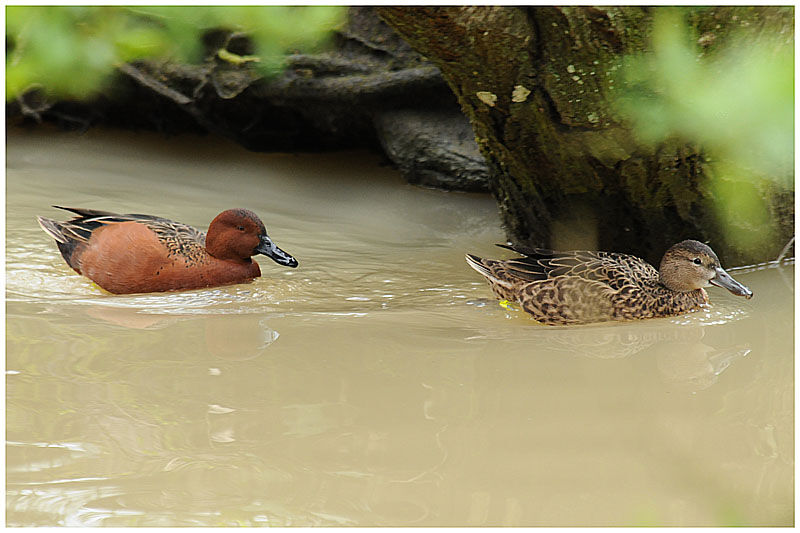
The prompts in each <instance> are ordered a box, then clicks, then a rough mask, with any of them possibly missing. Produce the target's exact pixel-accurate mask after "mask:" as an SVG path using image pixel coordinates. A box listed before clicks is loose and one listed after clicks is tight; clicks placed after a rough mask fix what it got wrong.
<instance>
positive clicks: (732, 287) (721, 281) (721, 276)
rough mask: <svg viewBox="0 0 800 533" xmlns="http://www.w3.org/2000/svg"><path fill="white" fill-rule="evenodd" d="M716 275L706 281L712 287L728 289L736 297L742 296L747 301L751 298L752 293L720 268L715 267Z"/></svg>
mask: <svg viewBox="0 0 800 533" xmlns="http://www.w3.org/2000/svg"><path fill="white" fill-rule="evenodd" d="M715 270H716V272H717V275H716V276H714V277H713V278H711V279H710V280H708V282H709V283H711V284H712V285H716V286H717V287H722V288H723V289H728V290H729V291H730V292H732V293H733V294H735V295H736V296H744V297H745V298H747V299H748V300H749V299H750V298H752V297H753V291H751V290H750V289H748V288H747V287H745V286H744V285H742V284H741V283H739V282H738V281H736V280H735V279H733V278H732V277H731V275H730V274H728V273H727V272H725V271H724V270H723V269H722V268H721V267H716V269H715Z"/></svg>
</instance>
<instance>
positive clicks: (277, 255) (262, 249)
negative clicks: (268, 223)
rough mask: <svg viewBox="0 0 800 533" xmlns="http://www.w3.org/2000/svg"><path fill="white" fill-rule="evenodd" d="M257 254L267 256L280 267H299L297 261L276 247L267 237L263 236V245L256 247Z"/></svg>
mask: <svg viewBox="0 0 800 533" xmlns="http://www.w3.org/2000/svg"><path fill="white" fill-rule="evenodd" d="M256 252H257V253H260V254H264V255H266V256H267V257H269V258H270V259H272V260H273V261H275V262H276V263H278V264H279V265H284V266H288V267H292V268H294V267H296V266H297V259H295V258H294V257H292V256H291V255H289V254H287V253H286V252H284V251H283V250H281V249H280V248H278V247H277V246H275V243H274V242H272V241H271V240H270V238H269V237H267V236H266V235H262V236H261V244H259V245H258V246H257V247H256Z"/></svg>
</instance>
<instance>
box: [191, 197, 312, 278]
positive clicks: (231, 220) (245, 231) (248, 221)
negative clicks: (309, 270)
mask: <svg viewBox="0 0 800 533" xmlns="http://www.w3.org/2000/svg"><path fill="white" fill-rule="evenodd" d="M206 250H207V251H208V253H209V254H211V255H212V256H214V257H216V258H217V259H223V260H229V261H239V262H249V261H250V257H251V256H254V255H256V254H263V255H266V256H267V257H269V258H271V259H272V260H273V261H275V262H276V263H278V264H279V265H284V266H288V267H292V268H294V267H296V266H297V260H296V259H295V258H294V257H292V256H291V255H289V254H287V253H286V252H284V251H283V250H281V249H280V248H278V247H277V246H275V243H273V242H272V241H271V240H270V238H269V236H268V235H267V229H266V228H265V227H264V223H263V222H261V219H260V218H258V215H256V214H255V213H253V212H252V211H250V210H248V209H228V210H227V211H223V212H222V213H220V214H219V215H217V217H216V218H215V219H214V220H212V221H211V225H210V226H209V227H208V232H207V233H206Z"/></svg>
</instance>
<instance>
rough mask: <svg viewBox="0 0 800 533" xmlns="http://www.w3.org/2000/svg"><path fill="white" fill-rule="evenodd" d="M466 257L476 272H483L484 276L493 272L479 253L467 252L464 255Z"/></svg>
mask: <svg viewBox="0 0 800 533" xmlns="http://www.w3.org/2000/svg"><path fill="white" fill-rule="evenodd" d="M464 259H466V260H467V264H468V265H469V266H471V267H472V268H473V269H474V270H475V271H476V272H478V273H479V274H481V275H482V276H486V277H487V278H488V277H491V276H492V273H491V271H490V270H489V268H488V267H487V266H486V265H484V264H483V259H482V258H480V257H478V256H477V255H473V254H467V255H465V256H464Z"/></svg>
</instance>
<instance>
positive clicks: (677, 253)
mask: <svg viewBox="0 0 800 533" xmlns="http://www.w3.org/2000/svg"><path fill="white" fill-rule="evenodd" d="M658 270H659V273H660V277H661V283H663V284H664V285H665V286H666V287H667V288H668V289H671V290H673V291H677V292H689V291H694V290H697V289H700V288H703V287H707V286H708V285H709V284H711V285H716V286H717V287H722V288H724V289H728V290H729V291H730V292H731V293H733V294H735V295H737V296H744V297H745V298H748V299H749V298H752V297H753V291H751V290H750V289H748V288H747V287H745V286H744V285H742V284H741V283H739V282H738V281H736V280H735V279H733V278H732V277H731V275H730V274H728V273H727V272H725V270H723V268H722V266H721V265H720V263H719V258H717V254H715V253H714V250H712V249H711V248H709V247H708V246H706V245H705V244H703V243H702V242H698V241H691V240H688V241H683V242H679V243H678V244H676V245H674V246H672V248H670V249H669V250H667V252H666V253H665V254H664V258H663V259H661V266H660V267H659V269H658Z"/></svg>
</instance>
